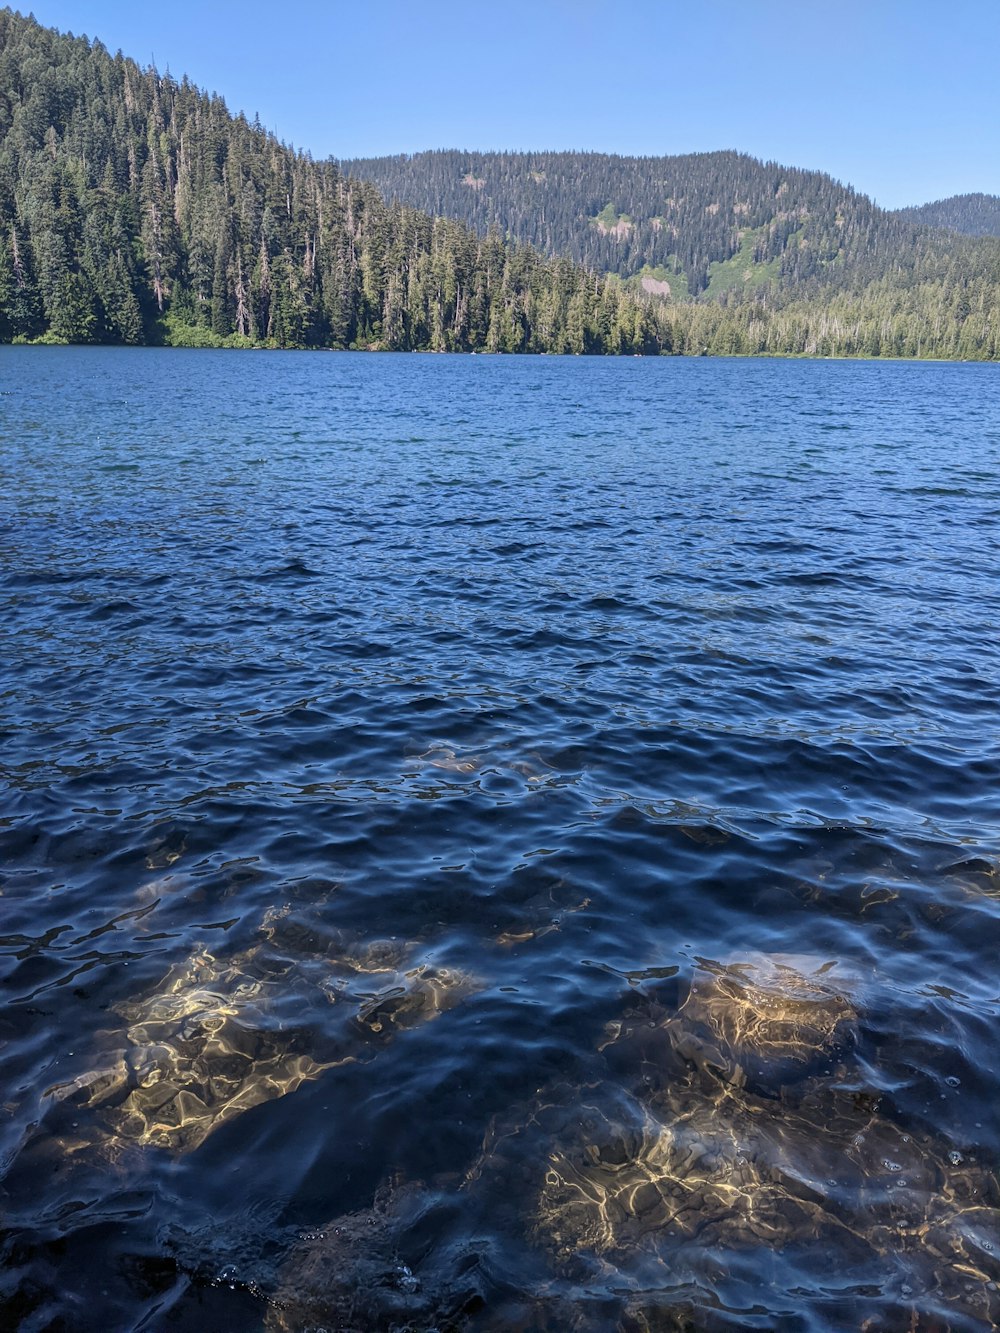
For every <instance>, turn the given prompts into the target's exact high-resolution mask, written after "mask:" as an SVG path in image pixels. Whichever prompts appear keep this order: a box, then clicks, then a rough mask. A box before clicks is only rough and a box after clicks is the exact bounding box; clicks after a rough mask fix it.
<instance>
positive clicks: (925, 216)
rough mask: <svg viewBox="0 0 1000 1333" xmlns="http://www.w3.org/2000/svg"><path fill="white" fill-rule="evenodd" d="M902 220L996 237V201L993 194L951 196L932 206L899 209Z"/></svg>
mask: <svg viewBox="0 0 1000 1333" xmlns="http://www.w3.org/2000/svg"><path fill="white" fill-rule="evenodd" d="M897 216H898V217H901V218H902V219H903V220H904V221H907V222H919V223H922V224H924V225H925V226H928V227H948V228H950V230H952V231H959V232H962V233H963V234H964V235H966V236H1000V198H998V197H997V195H995V194H953V195H952V196H951V197H950V198H948V199H937V200H935V202H934V203H932V204H918V205H916V206H915V207H913V208H901V209H900V210H899V212H898V214H897Z"/></svg>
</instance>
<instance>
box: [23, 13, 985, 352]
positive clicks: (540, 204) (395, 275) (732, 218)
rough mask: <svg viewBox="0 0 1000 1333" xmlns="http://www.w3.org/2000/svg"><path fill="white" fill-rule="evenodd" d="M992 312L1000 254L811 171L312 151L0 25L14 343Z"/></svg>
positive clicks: (758, 335)
mask: <svg viewBox="0 0 1000 1333" xmlns="http://www.w3.org/2000/svg"><path fill="white" fill-rule="evenodd" d="M973 198H975V197H973ZM981 198H986V197H985V196H983V197H981ZM942 202H944V203H947V202H948V201H942ZM970 207H971V206H970ZM984 207H985V206H984ZM967 211H968V210H967ZM972 211H973V212H974V211H975V210H974V209H973V210H972ZM980 211H981V212H982V211H983V210H980ZM987 211H988V210H987ZM970 216H971V214H970ZM998 315H1000V240H998V239H997V238H995V237H988V236H987V237H972V236H966V235H960V234H958V232H957V231H956V230H943V229H942V228H940V227H935V226H930V225H927V224H926V222H925V221H923V220H921V219H919V218H911V217H910V216H909V215H908V214H905V213H895V214H893V213H886V212H884V211H883V210H880V209H878V208H877V207H876V206H875V205H874V204H873V203H872V202H871V201H870V200H868V199H867V198H865V196H863V195H860V194H857V193H856V192H854V191H853V190H851V189H849V188H848V187H845V186H842V185H840V184H838V183H837V182H836V181H833V180H832V179H831V178H830V177H828V176H825V175H823V174H822V173H819V172H807V171H799V170H795V169H791V168H786V167H782V166H779V165H778V164H776V163H761V162H758V161H757V160H756V159H754V158H751V157H748V156H747V155H745V154H740V153H734V152H720V153H708V154H690V155H687V156H684V157H672V158H667V157H664V158H625V157H615V156H608V155H603V154H594V153H588V154H581V153H532V154H526V153H492V154H481V153H480V154H477V153H466V152H458V151H439V152H429V153H422V154H417V155H415V156H413V157H405V156H401V157H395V158H383V159H372V160H369V161H350V162H348V161H344V162H339V163H338V162H335V161H333V160H329V159H328V160H324V161H314V160H313V159H312V157H311V156H310V155H309V154H308V153H305V152H296V151H294V150H293V149H292V148H290V147H288V146H287V145H285V144H283V143H281V142H280V141H279V140H278V139H277V138H276V137H275V136H274V135H272V134H269V133H267V132H266V131H265V130H264V129H263V128H262V127H261V125H260V124H259V123H258V122H257V121H253V122H251V121H248V120H247V118H246V117H245V116H244V115H242V114H235V115H234V114H232V113H231V112H230V111H229V109H228V108H227V106H226V104H225V102H224V101H223V100H222V99H221V98H219V97H218V96H215V95H210V94H207V93H205V92H204V91H202V90H200V89H199V88H197V87H195V86H194V85H193V84H191V83H190V82H189V81H188V80H187V79H181V80H179V81H178V80H175V79H174V78H172V77H171V76H170V75H169V74H165V75H164V74H160V73H159V72H158V71H157V70H156V69H154V68H150V67H146V68H143V67H141V66H140V65H138V64H137V63H136V62H135V61H133V60H131V59H128V58H127V57H125V56H123V55H122V54H121V53H118V54H115V55H111V54H110V53H109V52H108V51H107V50H106V49H105V48H104V47H103V46H102V45H101V44H100V42H96V41H94V42H91V41H89V40H88V39H86V38H84V37H73V36H71V35H64V34H59V33H57V32H54V31H52V30H50V29H46V28H43V27H41V26H40V25H39V24H37V23H36V22H35V21H34V20H33V19H31V18H24V17H22V16H20V15H18V14H16V13H14V12H12V11H11V10H9V9H6V10H0V342H13V341H17V342H38V341H42V342H45V341H48V342H57V343H87V342H104V343H124V344H136V345H139V344H167V345H173V346H195V347H213V346H215V347H219V346H230V347H254V346H269V347H287V348H359V349H370V350H399V351H407V350H432V351H448V352H463V351H464V352H469V351H487V352H555V353H578V354H606V353H610V354H642V355H655V354H663V353H668V354H669V353H673V354H685V355H748V354H750V355H768V354H779V355H810V356H817V355H818V356H894V357H948V358H956V357H957V358H964V359H997V358H998V356H1000V330H998Z"/></svg>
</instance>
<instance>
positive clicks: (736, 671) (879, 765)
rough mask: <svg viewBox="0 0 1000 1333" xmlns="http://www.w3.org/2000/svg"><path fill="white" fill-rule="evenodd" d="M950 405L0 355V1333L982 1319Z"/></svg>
mask: <svg viewBox="0 0 1000 1333" xmlns="http://www.w3.org/2000/svg"><path fill="white" fill-rule="evenodd" d="M251 362H252V367H251ZM250 369H252V371H253V373H252V375H251V374H250V373H249V370H250ZM994 369H995V368H993V367H985V366H969V367H963V366H904V365H898V366H894V365H892V364H888V363H886V364H881V363H880V364H872V365H865V364H854V365H852V364H841V363H837V364H829V365H823V364H804V363H803V364H800V363H779V362H761V363H755V362H751V361H743V362H736V363H727V362H712V363H707V364H701V363H700V362H689V363H674V362H672V361H658V362H633V361H628V362H620V363H613V362H606V363H605V362H599V363H586V364H584V363H582V362H580V361H576V360H561V359H558V358H547V359H541V360H538V361H534V362H532V361H517V362H515V361H510V360H501V359H492V360H491V359H487V358H477V359H475V360H465V359H461V358H456V359H445V358H429V357H402V358H399V357H364V356H352V355H343V356H339V355H338V356H324V357H319V356H316V357H301V358H300V357H291V356H280V355H275V356H271V355H268V354H264V353H260V354H252V355H251V354H246V355H242V354H237V353H232V354H219V355H215V354H210V353H201V354H190V355H188V354H185V353H156V352H142V353H130V352H126V351H111V350H97V349H91V350H86V349H65V350H59V349H0V375H2V376H3V378H4V389H5V390H7V391H9V392H8V394H7V396H6V397H4V399H3V403H4V416H3V419H2V421H0V465H2V467H3V469H4V472H5V476H6V478H7V481H8V485H7V486H6V487H5V488H4V493H3V498H2V499H0V600H2V606H3V616H2V617H0V640H2V642H0V653H2V657H3V660H4V662H5V663H6V664H7V670H6V677H5V681H4V682H3V685H2V687H0V709H2V719H0V725H2V727H3V735H4V748H3V759H2V780H3V782H4V784H5V799H4V806H3V810H2V813H0V876H2V883H0V890H2V897H3V926H2V929H3V931H4V934H3V935H2V936H0V975H2V977H3V982H4V991H3V1001H2V1006H0V1040H2V1041H3V1048H2V1050H3V1059H4V1073H5V1081H4V1093H3V1109H4V1112H5V1115H4V1117H3V1119H2V1121H0V1171H2V1181H0V1188H2V1191H3V1195H2V1198H3V1216H4V1221H3V1232H2V1238H3V1239H2V1243H3V1257H4V1265H3V1270H2V1276H0V1323H3V1325H4V1326H5V1327H7V1326H9V1327H12V1328H23V1329H26V1330H36V1329H37V1330H40V1331H41V1330H55V1329H60V1328H65V1329H74V1330H75V1329H84V1330H86V1329H90V1328H94V1329H98V1328H102V1329H107V1328H116V1329H117V1328H136V1329H139V1328H142V1329H156V1330H159V1329H161V1328H162V1329H180V1330H192V1331H193V1330H203V1329H206V1328H210V1329H213V1330H215V1329H218V1330H229V1329H232V1330H241V1331H242V1330H249V1329H259V1330H265V1329H268V1330H282V1331H284V1333H291V1331H293V1330H294V1331H297V1333H306V1331H307V1330H318V1329H321V1328H330V1329H332V1328H337V1329H344V1330H347V1329H350V1330H361V1331H367V1330H387V1331H388V1330H397V1331H399V1330H404V1329H407V1330H414V1331H416V1330H424V1331H425V1333H429V1330H431V1329H437V1330H441V1331H443V1330H463V1329H470V1330H475V1329H483V1330H507V1329H515V1330H516V1329H520V1330H525V1331H528V1330H548V1329H551V1330H563V1329H570V1330H572V1329H578V1330H594V1331H595V1333H597V1331H599V1330H607V1329H620V1330H622V1333H642V1331H646V1333H652V1331H653V1330H656V1331H657V1333H660V1331H666V1330H682V1329H699V1330H700V1329H707V1330H716V1329H724V1330H741V1329H747V1328H759V1329H781V1330H789V1331H792V1330H795V1331H797V1330H813V1329H825V1328H836V1329H841V1328H844V1329H847V1328H853V1329H858V1330H861V1329H865V1330H869V1333H876V1331H880V1330H882V1331H885V1333H890V1331H894V1330H900V1331H901V1333H902V1331H903V1330H906V1331H907V1333H912V1331H913V1330H920V1331H921V1333H930V1330H945V1329H948V1330H965V1329H969V1330H973V1329H986V1328H990V1327H992V1326H994V1325H996V1324H997V1323H1000V1292H998V1284H1000V1250H998V1248H997V1247H998V1246H1000V1181H998V1177H997V1163H998V1161H1000V1157H998V1154H1000V1132H998V1123H997V1120H996V1114H995V1108H996V1105H997V1102H998V1093H1000V1088H998V1075H997V1070H998V1069H1000V1037H998V1032H1000V1026H998V1024H997V1021H996V1020H997V1015H998V1011H1000V993H998V988H997V982H996V970H995V958H996V956H997V948H998V945H1000V938H998V903H1000V895H998V892H997V882H998V866H1000V847H998V843H997V829H998V826H1000V808H998V798H997V793H998V791H1000V749H998V746H997V743H996V735H995V732H996V727H995V722H996V717H997V715H998V708H1000V650H998V648H997V644H996V636H995V635H994V634H992V633H991V630H990V627H991V626H992V625H993V624H995V623H996V620H997V618H998V616H1000V576H998V574H997V572H996V562H995V559H994V558H993V557H994V555H995V545H996V541H997V537H998V535H1000V488H998V483H997V481H996V478H997V477H998V476H1000V468H998V463H1000V381H997V379H996V375H995V373H994ZM178 376H181V377H183V381H184V383H185V385H186V390H187V392H186V396H185V398H184V400H183V403H180V402H179V400H178V395H177V392H176V384H177V378H178ZM830 421H837V422H843V421H849V422H850V423H851V431H850V432H848V433H844V432H841V431H837V432H829V431H828V430H827V429H826V427H827V425H828V424H829V422H830ZM736 426H738V427H739V429H738V430H736V429H734V428H735V427H736ZM831 440H836V441H837V443H836V444H831V443H830V441H831ZM251 464H252V466H251Z"/></svg>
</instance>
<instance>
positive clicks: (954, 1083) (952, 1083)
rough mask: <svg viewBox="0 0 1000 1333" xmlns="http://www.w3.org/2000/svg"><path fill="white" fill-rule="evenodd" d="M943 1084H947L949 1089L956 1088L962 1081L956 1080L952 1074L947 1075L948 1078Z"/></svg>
mask: <svg viewBox="0 0 1000 1333" xmlns="http://www.w3.org/2000/svg"><path fill="white" fill-rule="evenodd" d="M945 1082H946V1083H947V1084H948V1087H949V1088H957V1087H958V1086H959V1085H960V1084H961V1082H962V1080H961V1079H960V1078H957V1077H956V1076H955V1075H954V1074H949V1075H948V1077H947V1078H946V1079H945Z"/></svg>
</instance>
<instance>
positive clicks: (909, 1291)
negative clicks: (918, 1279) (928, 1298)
mask: <svg viewBox="0 0 1000 1333" xmlns="http://www.w3.org/2000/svg"><path fill="white" fill-rule="evenodd" d="M899 1293H900V1295H901V1296H912V1295H913V1288H912V1287H911V1286H908V1285H907V1284H906V1283H905V1282H904V1283H903V1285H902V1286H901V1287H900V1289H899Z"/></svg>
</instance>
